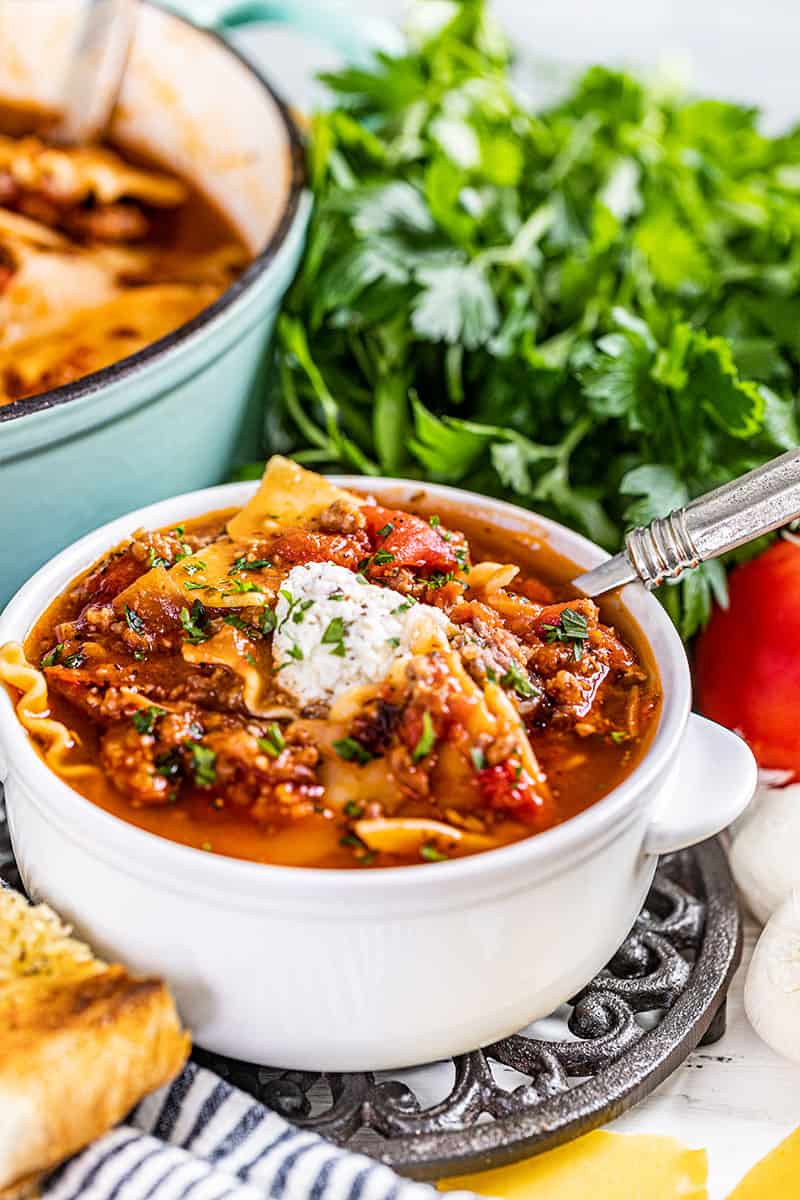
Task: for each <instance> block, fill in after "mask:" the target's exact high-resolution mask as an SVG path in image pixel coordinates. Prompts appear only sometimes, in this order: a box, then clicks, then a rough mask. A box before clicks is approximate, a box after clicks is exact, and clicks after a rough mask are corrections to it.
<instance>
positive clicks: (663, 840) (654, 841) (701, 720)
mask: <svg viewBox="0 0 800 1200" xmlns="http://www.w3.org/2000/svg"><path fill="white" fill-rule="evenodd" d="M756 779H757V767H756V760H755V759H754V758H753V754H752V752H751V750H750V748H749V746H748V745H747V743H746V742H744V741H743V740H742V738H740V737H738V736H737V735H736V734H735V733H731V732H730V730H729V729H723V728H722V726H721V725H716V724H715V723H714V722H713V721H707V720H706V718H705V717H698V716H697V715H696V714H695V713H692V714H691V715H690V717H689V721H688V724H687V726H686V733H685V734H684V739H683V745H682V746H681V750H680V756H679V759H678V765H677V769H676V773H675V775H674V776H673V778H672V780H671V784H670V786H669V788H668V796H667V797H666V798H665V802H664V803H663V804H661V805H660V806H659V807H658V808H657V810H656V811H655V813H654V814H653V818H652V821H651V823H650V826H649V827H648V830H647V833H646V834H645V840H644V849H645V851H646V853H648V854H667V853H668V852H669V851H671V850H682V849H683V848H684V847H685V846H693V845H695V843H697V842H702V841H703V840H704V839H705V838H708V837H711V836H712V835H713V834H715V833H719V832H720V831H721V830H723V829H725V827H726V826H727V825H730V823H731V821H734V820H735V819H736V818H737V817H738V816H739V814H740V813H741V812H742V811H743V810H744V808H745V807H746V806H747V804H748V803H749V801H750V799H751V797H752V795H753V792H754V791H755V788H756Z"/></svg>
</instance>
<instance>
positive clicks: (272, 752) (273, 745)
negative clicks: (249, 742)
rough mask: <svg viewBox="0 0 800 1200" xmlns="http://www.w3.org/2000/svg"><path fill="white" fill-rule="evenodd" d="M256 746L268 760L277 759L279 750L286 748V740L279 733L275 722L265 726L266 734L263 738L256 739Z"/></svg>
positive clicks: (279, 730) (278, 727)
mask: <svg viewBox="0 0 800 1200" xmlns="http://www.w3.org/2000/svg"><path fill="white" fill-rule="evenodd" d="M258 744H259V746H260V748H261V749H262V750H263V751H264V753H265V754H268V755H269V756H270V758H277V757H278V755H279V754H280V752H281V750H284V749H285V748H286V739H285V738H284V736H283V734H282V733H281V729H280V726H279V725H278V724H277V723H276V722H275V721H273V722H272V724H271V725H268V726H267V732H266V733H265V735H264V737H261V738H259V739H258Z"/></svg>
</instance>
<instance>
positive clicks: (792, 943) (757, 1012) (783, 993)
mask: <svg viewBox="0 0 800 1200" xmlns="http://www.w3.org/2000/svg"><path fill="white" fill-rule="evenodd" d="M744 1007H745V1012H746V1013H747V1016H748V1018H749V1020H750V1023H751V1025H752V1026H753V1028H754V1029H755V1031H756V1033H757V1034H758V1035H759V1037H760V1038H762V1040H763V1041H765V1042H766V1043H767V1045H768V1046H771V1047H772V1049H773V1050H775V1051H777V1053H778V1054H782V1055H783V1056H784V1057H785V1058H788V1059H791V1060H792V1061H793V1062H796V1063H800V890H794V891H792V892H790V894H789V895H788V896H787V898H786V899H785V900H784V902H783V904H781V906H780V908H779V909H778V910H777V912H775V913H774V914H773V915H772V916H771V917H770V919H769V921H768V922H767V924H766V926H765V927H764V930H763V932H762V934H761V937H760V938H759V939H758V942H757V944H756V948H755V951H754V953H753V957H752V960H751V962H750V967H749V969H748V972H747V979H746V980H745V986H744Z"/></svg>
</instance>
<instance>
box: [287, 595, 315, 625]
mask: <svg viewBox="0 0 800 1200" xmlns="http://www.w3.org/2000/svg"><path fill="white" fill-rule="evenodd" d="M313 603H314V601H313V600H301V601H300V603H299V604H298V605H297V606H296V607H295V609H294V611H293V612H292V624H293V625H302V624H303V620H304V618H305V615H306V613H307V612H308V610H309V609H310V608H311V605H312V604H313Z"/></svg>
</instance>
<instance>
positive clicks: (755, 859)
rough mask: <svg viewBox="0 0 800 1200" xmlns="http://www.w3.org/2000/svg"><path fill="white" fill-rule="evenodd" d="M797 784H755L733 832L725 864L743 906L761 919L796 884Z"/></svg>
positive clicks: (799, 858) (799, 866)
mask: <svg viewBox="0 0 800 1200" xmlns="http://www.w3.org/2000/svg"><path fill="white" fill-rule="evenodd" d="M798 847H800V784H798V783H795V784H790V785H789V786H787V787H777V788H776V787H765V786H760V787H759V788H758V791H757V792H756V794H755V796H754V797H753V801H752V803H751V805H750V807H749V808H748V809H747V812H746V813H745V814H744V816H743V817H742V818H741V820H740V823H739V825H738V827H737V828H736V830H735V831H734V835H733V845H732V847H731V851H730V864H731V871H732V872H733V877H734V879H735V880H736V884H737V886H738V888H739V890H740V891H741V893H742V895H743V897H744V899H745V902H746V904H747V907H748V908H749V909H750V911H751V912H752V913H753V915H754V916H755V917H756V918H757V919H758V920H759V921H760V922H761V923H762V925H763V924H764V922H765V921H768V920H769V918H770V917H771V915H772V913H773V912H775V910H776V908H778V906H779V905H780V904H781V903H782V901H783V900H784V899H785V898H786V896H787V895H788V894H789V893H790V892H791V890H792V888H794V887H797V888H800V854H798Z"/></svg>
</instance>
